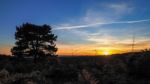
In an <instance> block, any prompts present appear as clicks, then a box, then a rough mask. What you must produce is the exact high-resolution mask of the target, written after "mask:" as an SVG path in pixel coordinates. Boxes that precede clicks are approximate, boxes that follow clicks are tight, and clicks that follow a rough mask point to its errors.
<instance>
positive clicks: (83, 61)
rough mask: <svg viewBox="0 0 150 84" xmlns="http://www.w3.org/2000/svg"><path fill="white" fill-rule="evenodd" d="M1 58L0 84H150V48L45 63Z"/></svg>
mask: <svg viewBox="0 0 150 84" xmlns="http://www.w3.org/2000/svg"><path fill="white" fill-rule="evenodd" d="M31 59H32V58H23V59H17V58H15V57H6V56H3V55H2V56H1V57H0V84H150V51H149V50H144V51H141V52H136V53H125V54H118V55H112V56H109V57H108V56H107V57H106V56H99V57H58V58H53V59H52V58H51V59H49V61H47V62H40V61H39V62H37V63H35V62H33V61H31Z"/></svg>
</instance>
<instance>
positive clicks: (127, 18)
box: [0, 0, 150, 54]
mask: <svg viewBox="0 0 150 84" xmlns="http://www.w3.org/2000/svg"><path fill="white" fill-rule="evenodd" d="M149 4H150V1H149V0H0V39H1V40H0V53H8V52H9V49H10V48H11V47H12V46H13V45H14V42H15V39H14V33H15V31H16V28H15V27H16V26H18V25H21V24H22V23H25V22H31V23H33V24H37V25H42V24H48V25H51V26H52V27H53V32H54V33H55V34H56V35H58V41H57V46H58V48H59V52H58V53H63V54H66V53H71V51H70V52H66V53H65V51H63V50H64V49H65V50H66V49H68V50H70V49H72V48H75V49H81V50H82V52H85V51H86V49H89V47H90V48H91V50H93V49H98V50H99V51H101V50H104V49H112V50H123V51H128V50H129V44H131V42H132V36H133V34H134V35H135V37H136V44H137V47H136V49H143V48H150V46H149V43H150V40H149V39H150V6H149ZM142 43H144V44H143V45H144V47H141V46H140V44H142ZM87 46H89V47H87ZM6 50H7V52H6ZM82 52H80V53H82Z"/></svg>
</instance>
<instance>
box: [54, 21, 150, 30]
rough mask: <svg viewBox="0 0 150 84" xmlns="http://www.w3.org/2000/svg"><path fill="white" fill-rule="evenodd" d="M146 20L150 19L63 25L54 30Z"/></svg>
mask: <svg viewBox="0 0 150 84" xmlns="http://www.w3.org/2000/svg"><path fill="white" fill-rule="evenodd" d="M146 21H150V19H143V20H131V21H118V22H117V21H116V22H97V23H93V24H86V25H76V26H62V27H56V28H54V30H65V29H80V28H86V27H93V26H99V25H110V24H132V23H140V22H146Z"/></svg>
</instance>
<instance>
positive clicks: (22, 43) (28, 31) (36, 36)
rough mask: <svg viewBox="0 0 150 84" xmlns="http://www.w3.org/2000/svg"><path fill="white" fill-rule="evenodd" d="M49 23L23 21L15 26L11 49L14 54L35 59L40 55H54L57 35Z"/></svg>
mask: <svg viewBox="0 0 150 84" xmlns="http://www.w3.org/2000/svg"><path fill="white" fill-rule="evenodd" d="M51 29H52V28H51V26H49V25H46V24H44V25H34V24H31V23H25V24H22V25H21V26H17V27H16V32H15V39H16V43H15V46H14V47H13V48H12V49H11V52H12V54H13V55H14V56H17V57H24V56H30V57H33V58H34V61H36V60H37V59H38V58H40V57H45V56H52V55H55V53H56V51H57V48H56V44H55V42H56V40H57V36H56V35H54V34H53V33H52V30H51Z"/></svg>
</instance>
